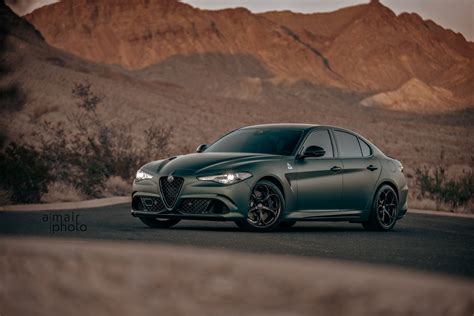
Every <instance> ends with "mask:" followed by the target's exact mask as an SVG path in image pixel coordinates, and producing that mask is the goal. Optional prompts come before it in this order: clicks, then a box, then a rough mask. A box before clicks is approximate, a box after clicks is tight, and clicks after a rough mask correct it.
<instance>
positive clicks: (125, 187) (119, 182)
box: [104, 176, 132, 196]
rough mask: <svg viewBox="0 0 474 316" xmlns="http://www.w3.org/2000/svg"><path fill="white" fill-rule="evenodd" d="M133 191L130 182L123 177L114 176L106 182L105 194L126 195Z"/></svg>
mask: <svg viewBox="0 0 474 316" xmlns="http://www.w3.org/2000/svg"><path fill="white" fill-rule="evenodd" d="M131 192H132V186H131V184H130V182H129V181H126V180H124V179H123V178H122V177H119V176H112V177H109V178H108V179H107V180H105V182H104V195H105V196H124V195H130V194H131Z"/></svg>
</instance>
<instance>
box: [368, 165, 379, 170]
mask: <svg viewBox="0 0 474 316" xmlns="http://www.w3.org/2000/svg"><path fill="white" fill-rule="evenodd" d="M367 169H369V170H370V171H374V170H377V169H378V168H377V167H376V166H374V165H370V166H368V167H367Z"/></svg>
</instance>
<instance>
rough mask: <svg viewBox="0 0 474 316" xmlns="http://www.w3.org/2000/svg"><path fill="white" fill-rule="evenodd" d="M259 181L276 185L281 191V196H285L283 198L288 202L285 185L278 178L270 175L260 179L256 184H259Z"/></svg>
mask: <svg viewBox="0 0 474 316" xmlns="http://www.w3.org/2000/svg"><path fill="white" fill-rule="evenodd" d="M259 181H268V182H271V183H273V184H274V185H276V186H277V188H278V189H280V192H281V194H283V198H284V199H285V200H286V194H285V188H284V187H283V184H282V183H281V182H280V180H279V179H278V178H276V177H274V176H270V175H268V176H264V177H262V178H260V179H258V181H257V182H256V183H258V182H259Z"/></svg>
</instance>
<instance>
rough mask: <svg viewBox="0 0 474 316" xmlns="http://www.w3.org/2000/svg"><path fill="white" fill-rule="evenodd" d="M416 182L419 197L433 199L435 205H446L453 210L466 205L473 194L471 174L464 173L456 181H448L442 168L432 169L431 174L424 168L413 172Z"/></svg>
mask: <svg viewBox="0 0 474 316" xmlns="http://www.w3.org/2000/svg"><path fill="white" fill-rule="evenodd" d="M415 176H416V182H417V184H418V187H419V189H420V194H421V197H423V198H424V197H429V198H433V199H434V200H435V201H436V202H437V204H438V205H439V203H440V202H443V203H447V204H449V205H451V206H453V207H454V208H456V207H459V206H463V205H466V204H467V203H468V202H469V201H470V200H471V198H472V194H473V192H474V175H473V172H472V171H470V172H464V173H463V175H462V176H461V177H459V178H458V179H448V177H447V176H446V170H445V169H444V168H443V167H442V166H437V167H435V168H434V170H433V172H430V169H429V168H427V167H424V168H423V169H420V168H417V169H416V171H415Z"/></svg>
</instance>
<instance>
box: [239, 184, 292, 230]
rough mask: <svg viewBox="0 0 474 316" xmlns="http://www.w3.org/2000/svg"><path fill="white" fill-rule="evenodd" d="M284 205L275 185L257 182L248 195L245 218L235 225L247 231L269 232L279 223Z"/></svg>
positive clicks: (281, 195)
mask: <svg viewBox="0 0 474 316" xmlns="http://www.w3.org/2000/svg"><path fill="white" fill-rule="evenodd" d="M284 204H285V201H284V199H283V194H282V193H281V191H280V189H279V188H278V187H277V186H276V185H275V184H273V183H271V182H269V181H265V180H262V181H259V182H257V184H256V185H255V186H254V188H253V190H252V194H251V195H250V201H249V210H248V213H247V218H246V219H243V220H239V221H236V224H237V226H239V227H240V228H243V229H245V230H248V231H255V232H265V231H271V230H273V229H275V228H276V227H277V226H278V224H279V223H280V220H281V215H282V213H283V209H284V206H285V205H284Z"/></svg>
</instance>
